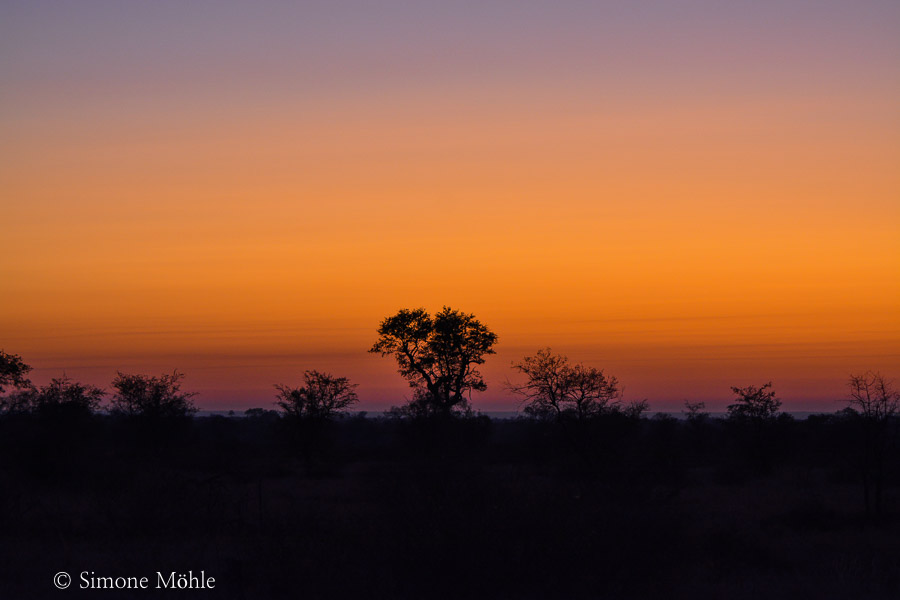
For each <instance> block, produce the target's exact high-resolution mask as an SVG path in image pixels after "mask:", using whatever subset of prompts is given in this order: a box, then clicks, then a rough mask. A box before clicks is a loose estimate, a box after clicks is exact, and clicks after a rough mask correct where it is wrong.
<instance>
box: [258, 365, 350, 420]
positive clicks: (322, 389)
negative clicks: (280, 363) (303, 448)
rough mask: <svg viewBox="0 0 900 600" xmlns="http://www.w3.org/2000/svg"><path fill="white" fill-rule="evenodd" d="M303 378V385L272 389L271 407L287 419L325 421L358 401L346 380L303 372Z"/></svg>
mask: <svg viewBox="0 0 900 600" xmlns="http://www.w3.org/2000/svg"><path fill="white" fill-rule="evenodd" d="M303 379H304V385H302V386H300V387H296V388H293V387H289V386H286V385H276V386H275V388H276V389H277V390H278V395H277V398H278V400H277V401H276V402H275V404H277V405H278V406H279V407H281V410H283V411H284V413H285V415H287V416H289V417H294V418H299V419H314V420H327V419H331V418H333V417H335V416H336V415H338V414H340V413H342V412H344V411H345V410H346V409H347V408H349V407H350V406H352V405H353V404H356V403H357V402H359V398H357V396H356V392H355V391H354V388H356V384H354V383H350V380H349V379H347V378H346V377H334V376H333V375H331V374H329V373H320V372H319V371H305V372H304V373H303Z"/></svg>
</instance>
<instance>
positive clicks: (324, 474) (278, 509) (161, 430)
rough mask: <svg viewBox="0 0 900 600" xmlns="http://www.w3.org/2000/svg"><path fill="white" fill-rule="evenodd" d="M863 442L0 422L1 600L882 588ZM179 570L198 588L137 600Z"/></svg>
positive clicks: (747, 434) (827, 420)
mask: <svg viewBox="0 0 900 600" xmlns="http://www.w3.org/2000/svg"><path fill="white" fill-rule="evenodd" d="M860 443H861V439H860V437H859V431H857V429H855V428H854V426H853V424H852V423H850V422H848V421H847V420H846V419H842V418H838V417H836V416H831V417H824V416H823V417H812V418H810V419H808V420H805V421H793V420H791V419H781V420H779V421H777V422H772V423H768V424H767V425H766V427H764V428H762V429H760V428H756V427H753V426H750V425H748V424H744V425H741V424H736V423H728V422H725V421H720V420H709V419H706V420H700V421H696V422H686V421H675V420H673V419H660V418H657V419H641V420H636V419H629V418H625V417H621V416H614V417H610V418H608V419H599V420H597V421H595V422H592V423H590V424H584V425H577V424H570V425H569V426H567V427H565V428H563V427H561V426H559V425H558V424H554V423H542V422H535V421H525V420H518V421H491V420H489V419H486V418H475V419H468V420H465V421H456V422H448V423H435V422H418V423H416V422H408V421H399V420H391V419H363V418H350V419H345V420H343V421H340V422H338V423H334V424H331V425H329V426H326V427H321V428H320V427H310V426H304V427H301V426H299V425H297V424H296V423H290V422H288V421H286V420H284V419H278V418H274V417H273V415H271V414H268V415H263V416H261V417H257V418H232V419H229V418H225V417H207V418H197V419H194V420H189V421H186V422H183V423H179V424H148V423H140V422H128V421H117V420H113V419H111V418H110V417H102V416H95V417H92V418H90V419H86V420H83V421H80V422H72V421H71V420H52V419H51V420H46V419H45V420H38V419H35V418H25V417H22V418H16V419H14V418H12V417H7V418H6V419H3V420H0V598H10V599H17V598H22V599H30V598H97V597H101V598H175V597H196V596H201V595H202V596H203V597H208V598H247V599H268V598H289V597H290V598H419V599H424V598H453V599H460V598H498V599H499V598H729V599H740V598H748V599H751V598H752V599H754V600H757V599H760V598H897V597H900V521H898V520H897V519H896V518H895V515H896V514H897V509H898V507H900V494H898V489H897V488H896V487H895V485H894V483H895V482H896V481H897V478H896V470H897V464H898V460H897V459H898V456H897V453H896V452H895V451H893V450H892V451H891V452H889V453H888V455H887V462H886V466H885V471H884V472H885V481H886V484H885V491H884V498H883V512H884V515H883V516H881V517H878V518H876V516H875V515H871V516H870V517H869V518H866V517H865V511H864V504H863V488H862V486H861V484H860V481H861V470H860V465H861V464H862V463H861V462H860V461H861V460H863V459H865V456H864V453H863V452H862V450H861V448H862V447H863V446H861V445H860ZM189 570H190V571H193V573H194V574H195V575H198V574H199V573H200V571H204V572H205V575H206V576H207V577H208V576H212V577H214V578H215V580H216V582H215V588H214V589H212V590H190V591H184V590H156V589H153V588H154V587H155V585H156V572H157V571H160V572H163V573H165V574H166V576H168V575H169V574H170V573H171V572H172V571H175V572H176V573H187V572H188V571H189ZM60 571H66V572H68V573H70V574H71V575H72V576H73V579H74V581H73V583H72V585H71V587H70V588H69V589H66V590H57V589H56V588H55V587H54V585H53V576H54V574H55V573H57V572H60ZM83 571H87V572H90V571H93V572H94V575H95V576H111V577H117V576H123V577H128V576H136V577H140V576H147V577H148V578H149V581H150V589H146V590H140V589H139V590H119V591H111V590H99V589H93V590H79V589H77V588H78V587H79V585H80V584H81V581H80V579H79V573H81V572H83Z"/></svg>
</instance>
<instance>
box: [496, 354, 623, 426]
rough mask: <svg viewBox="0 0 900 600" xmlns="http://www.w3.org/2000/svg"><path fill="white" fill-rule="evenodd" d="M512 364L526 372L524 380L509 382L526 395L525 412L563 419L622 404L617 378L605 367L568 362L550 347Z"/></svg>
mask: <svg viewBox="0 0 900 600" xmlns="http://www.w3.org/2000/svg"><path fill="white" fill-rule="evenodd" d="M513 368H514V369H516V370H517V371H519V372H520V373H522V374H523V375H525V377H526V380H525V383H523V384H521V385H513V384H508V387H509V389H510V390H512V391H513V392H514V393H516V394H518V395H520V396H522V397H524V399H525V403H526V406H525V412H526V414H529V415H532V416H536V417H552V418H555V419H557V420H561V419H563V418H564V417H568V416H571V417H573V418H576V419H586V418H590V417H595V416H598V415H601V414H604V413H607V412H613V411H616V410H618V409H619V408H620V400H621V394H620V392H619V387H618V380H617V379H616V378H615V377H607V376H606V375H605V374H604V373H603V371H601V370H600V369H597V368H594V367H587V366H585V365H583V364H580V363H579V364H576V365H572V364H569V359H568V358H566V357H565V356H563V355H561V354H553V353H552V352H551V351H550V348H544V349H542V350H538V352H537V354H535V355H534V356H526V357H525V358H524V359H522V360H521V361H520V362H518V363H514V364H513Z"/></svg>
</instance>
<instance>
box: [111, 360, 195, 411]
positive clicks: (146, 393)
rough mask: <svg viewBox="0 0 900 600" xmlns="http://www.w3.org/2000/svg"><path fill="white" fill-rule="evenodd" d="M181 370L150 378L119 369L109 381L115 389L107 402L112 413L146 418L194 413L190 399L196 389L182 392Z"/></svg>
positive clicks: (182, 374)
mask: <svg viewBox="0 0 900 600" xmlns="http://www.w3.org/2000/svg"><path fill="white" fill-rule="evenodd" d="M183 378H184V373H179V372H178V371H174V372H173V373H172V374H171V375H160V376H159V377H150V376H148V375H129V374H125V373H122V372H119V373H118V374H117V375H116V378H115V379H114V380H113V382H112V386H113V388H115V390H116V391H115V392H114V394H113V398H112V402H111V404H110V412H111V413H112V414H114V415H120V416H127V417H140V418H142V419H147V420H157V419H177V418H185V417H189V416H191V415H193V414H194V413H196V412H197V407H196V406H194V404H193V402H192V401H191V398H193V397H194V396H196V395H197V394H196V393H195V392H182V391H181V380H182V379H183Z"/></svg>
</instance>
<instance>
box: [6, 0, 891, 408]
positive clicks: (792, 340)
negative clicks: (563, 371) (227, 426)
mask: <svg viewBox="0 0 900 600" xmlns="http://www.w3.org/2000/svg"><path fill="white" fill-rule="evenodd" d="M288 4H289V3H281V2H246V3H228V2H221V1H217V2H191V3H186V2H163V1H158V2H156V1H155V2H143V3H136V2H134V3H133V2H91V1H81V2H57V3H47V2H39V1H33V0H32V1H27V2H26V1H23V2H3V3H2V4H0V240H2V243H3V247H2V253H0V348H3V349H4V350H6V351H7V352H15V353H17V354H20V355H22V357H23V358H24V359H25V360H26V362H28V363H30V364H31V365H33V366H34V367H35V371H34V373H33V375H34V377H33V379H34V380H35V381H36V382H38V383H45V382H46V381H48V380H49V378H50V377H52V376H59V375H60V374H62V372H63V371H65V372H66V373H67V374H68V375H70V376H73V377H75V378H78V379H81V380H83V381H86V382H91V383H95V384H99V385H108V383H109V381H110V380H111V379H112V377H113V376H114V374H115V372H116V370H117V369H119V370H123V371H126V372H144V373H160V372H164V371H171V370H172V369H174V368H176V367H177V368H178V369H180V370H182V371H185V372H186V373H187V378H186V387H188V388H190V389H192V390H197V391H199V392H201V396H200V397H199V398H198V403H199V404H200V405H201V406H202V407H204V408H209V409H216V408H219V409H228V408H246V407H249V406H271V404H270V403H271V402H272V401H273V400H274V398H273V388H272V384H274V383H285V384H298V383H299V381H300V377H301V373H302V371H303V370H304V369H319V370H329V371H332V372H334V373H335V374H340V375H346V376H349V377H351V379H353V380H354V381H356V382H358V383H359V384H360V388H359V393H360V397H361V398H362V400H363V402H362V406H361V408H363V409H368V410H378V409H382V408H386V407H387V406H389V405H391V404H396V403H399V402H401V401H402V399H403V397H404V395H406V396H408V394H409V390H408V388H407V386H406V385H405V383H404V382H403V381H402V380H401V379H400V378H399V376H398V375H396V372H395V366H394V364H393V363H392V362H391V361H390V360H388V359H383V358H380V357H378V356H375V355H370V354H367V353H366V350H367V349H368V348H369V347H370V346H371V344H372V343H373V342H374V339H375V328H376V327H377V325H378V323H379V321H380V320H381V319H382V318H384V317H385V316H387V315H389V314H392V313H394V312H395V311H396V310H398V309H399V308H402V307H409V308H414V307H418V306H424V307H426V308H428V309H429V310H432V311H435V310H439V309H440V308H441V306H442V305H445V304H447V305H450V306H452V307H454V308H459V309H462V310H464V311H466V312H473V313H475V314H476V315H477V316H478V317H479V318H480V319H481V320H482V321H483V322H485V323H486V324H487V325H488V326H490V327H491V328H492V329H494V331H496V332H497V333H498V334H499V336H500V344H499V345H498V346H497V350H498V354H497V355H496V356H493V357H491V358H490V359H489V361H488V363H487V364H486V365H485V368H484V372H485V374H486V377H487V380H488V384H489V389H488V391H487V392H485V393H484V394H481V395H480V396H478V397H477V399H476V402H475V405H476V407H477V408H481V409H489V410H503V409H514V408H515V407H516V403H515V401H514V400H512V399H511V398H510V397H509V396H508V395H507V394H506V393H505V392H504V391H503V389H502V384H503V381H504V380H505V379H506V378H507V377H512V376H513V374H512V372H511V371H510V369H509V366H510V363H511V362H512V361H514V360H517V359H519V358H520V357H522V356H523V355H525V354H529V353H533V352H534V351H536V350H537V349H538V348H540V347H543V346H551V347H552V348H553V349H554V350H555V351H559V352H562V353H564V354H567V355H568V356H569V357H570V358H571V359H573V360H576V361H585V362H587V363H589V364H591V365H594V366H598V367H601V368H604V369H605V370H606V371H607V372H608V373H611V374H614V375H617V376H618V377H619V379H620V380H621V381H622V382H623V384H624V385H625V392H626V399H631V400H637V399H642V398H647V399H649V400H650V402H651V405H652V407H653V408H654V409H657V410H672V411H677V410H679V409H680V405H681V402H682V401H683V400H684V399H692V400H696V399H702V400H706V401H707V402H708V405H709V406H710V407H711V408H713V409H717V408H719V409H721V408H722V407H723V406H724V405H725V404H727V403H728V401H729V399H730V392H729V386H731V385H739V386H745V385H748V384H756V385H758V384H761V383H764V382H766V381H769V380H772V381H774V383H775V389H776V391H777V392H778V393H779V395H780V396H781V397H782V399H783V400H784V401H785V407H786V408H789V409H793V410H837V409H839V408H841V407H842V404H841V403H840V402H839V400H840V399H841V398H843V397H844V396H845V394H846V391H845V382H846V379H847V377H848V375H849V374H850V373H852V372H859V371H864V370H866V369H878V370H881V371H882V372H883V373H884V374H885V375H887V376H889V377H900V3H898V2H896V1H884V2H876V1H854V2H848V1H843V2H831V1H821V2H799V1H779V2H770V1H765V0H756V1H753V2H750V1H747V2H722V1H715V2H712V1H709V2H679V1H671V0H667V1H659V2H625V1H622V2H560V1H555V2H490V1H487V2H485V1H480V2H426V1H416V2H395V1H381V2H356V3H344V2H336V1H328V2H321V3H317V2H304V3H302V4H301V5H299V6H289V5H288Z"/></svg>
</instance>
